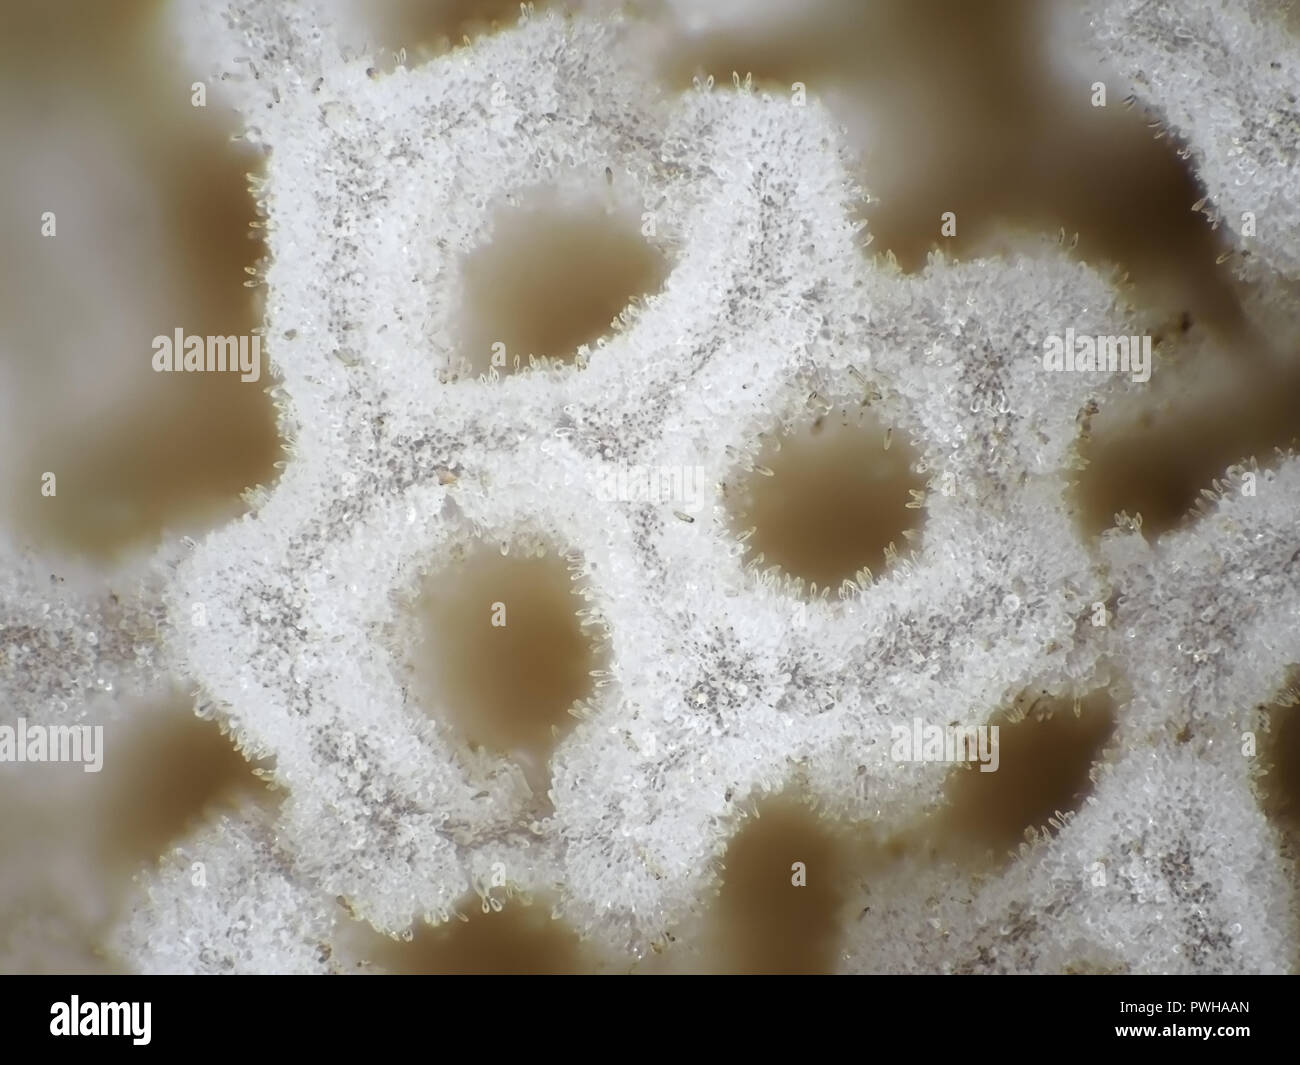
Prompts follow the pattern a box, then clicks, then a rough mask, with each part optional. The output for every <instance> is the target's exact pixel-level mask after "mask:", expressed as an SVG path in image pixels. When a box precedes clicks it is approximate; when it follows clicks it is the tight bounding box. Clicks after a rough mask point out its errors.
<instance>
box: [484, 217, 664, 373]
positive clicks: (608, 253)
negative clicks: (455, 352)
mask: <svg viewBox="0 0 1300 1065" xmlns="http://www.w3.org/2000/svg"><path fill="white" fill-rule="evenodd" d="M667 274H668V265H667V262H666V261H665V259H664V257H663V256H662V255H661V254H660V253H659V252H658V251H657V250H656V249H655V248H654V247H652V246H651V245H650V244H648V243H646V240H645V238H644V237H642V235H641V222H640V218H639V216H638V215H636V214H634V213H632V212H631V211H630V210H627V209H615V208H613V207H607V206H606V205H605V204H603V203H602V202H601V201H600V200H599V199H597V198H595V197H592V198H591V199H590V200H588V201H583V202H579V203H562V202H560V201H559V200H558V198H556V197H555V196H553V195H550V194H542V193H534V194H533V195H531V196H530V197H529V199H528V201H527V202H525V203H524V204H523V205H522V206H520V207H514V208H511V207H504V208H499V209H498V210H497V212H496V215H495V219H494V225H493V236H492V239H491V241H490V242H489V243H487V244H485V245H483V246H482V247H479V248H477V249H475V250H474V251H473V252H471V253H470V254H469V255H468V256H466V258H465V261H464V263H463V267H462V277H463V281H464V293H465V304H464V307H463V309H462V320H461V343H460V354H461V357H462V358H463V359H464V360H465V361H466V362H467V363H468V364H469V365H470V367H471V368H472V370H473V371H474V372H475V373H486V372H487V371H488V370H489V369H490V368H492V367H494V366H495V367H496V369H497V370H498V371H499V372H501V373H514V372H515V371H516V369H527V367H528V357H529V355H533V356H536V357H538V358H540V357H543V356H545V357H547V358H550V359H556V360H559V361H561V362H569V361H572V359H573V358H574V356H575V355H576V354H577V350H578V348H579V346H580V345H583V344H592V343H594V342H595V341H596V340H597V339H599V338H600V337H603V336H605V335H606V334H608V333H610V332H612V327H611V322H612V321H613V320H614V319H615V318H616V317H617V316H618V314H619V312H620V311H622V310H623V308H624V307H626V306H627V305H628V302H629V301H630V300H631V299H632V298H633V297H634V296H644V295H647V294H650V293H652V292H655V291H657V290H658V289H659V288H660V287H661V286H662V284H663V281H664V278H665V277H667Z"/></svg>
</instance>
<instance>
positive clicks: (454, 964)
mask: <svg viewBox="0 0 1300 1065" xmlns="http://www.w3.org/2000/svg"><path fill="white" fill-rule="evenodd" d="M461 912H462V913H463V915H464V916H465V917H467V918H468V920H466V921H462V920H460V919H459V918H453V919H452V920H451V921H449V922H448V923H447V924H444V925H439V926H438V927H436V928H434V927H430V926H429V925H427V924H421V925H419V927H418V928H417V929H416V930H415V933H414V938H413V939H412V940H411V941H410V942H409V943H401V942H397V941H395V940H391V939H387V938H385V937H383V936H379V935H377V934H374V933H370V934H368V935H365V936H364V937H363V938H364V940H365V942H366V944H367V948H368V949H365V954H366V955H367V959H368V960H369V961H372V962H373V963H374V964H375V965H377V966H379V967H380V968H382V969H384V970H386V971H387V972H390V973H398V974H406V975H410V974H447V975H457V974H459V975H465V974H491V973H509V974H512V975H542V974H548V973H550V974H559V973H564V974H568V973H580V972H584V971H588V970H589V968H590V962H589V960H588V959H587V958H586V957H585V955H584V952H583V949H582V944H581V942H580V941H579V939H578V937H577V935H576V934H575V933H574V932H573V930H572V929H571V928H569V927H568V926H567V925H566V924H564V922H562V921H558V920H555V919H553V918H552V917H551V911H550V906H549V905H546V904H543V903H541V902H534V903H532V904H531V905H524V904H523V903H521V902H520V901H518V900H507V901H505V902H504V903H503V904H502V908H501V910H500V911H496V910H492V909H489V911H488V912H487V913H484V912H483V910H482V906H481V905H480V902H479V900H478V899H477V898H474V899H470V900H467V901H466V902H465V904H464V906H463V907H462V908H461Z"/></svg>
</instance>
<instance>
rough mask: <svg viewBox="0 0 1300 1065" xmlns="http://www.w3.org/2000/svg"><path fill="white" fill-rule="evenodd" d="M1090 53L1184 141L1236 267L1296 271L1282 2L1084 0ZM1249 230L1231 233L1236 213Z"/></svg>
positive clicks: (1297, 112)
mask: <svg viewBox="0 0 1300 1065" xmlns="http://www.w3.org/2000/svg"><path fill="white" fill-rule="evenodd" d="M1085 10H1086V11H1087V13H1088V15H1089V23H1090V24H1089V33H1090V37H1091V38H1092V40H1093V41H1094V43H1095V45H1096V48H1097V50H1098V52H1099V53H1100V54H1101V55H1103V56H1105V57H1106V58H1107V60H1108V61H1109V63H1110V65H1111V67H1112V68H1113V69H1114V70H1115V71H1116V72H1117V73H1118V74H1119V75H1120V76H1122V77H1124V78H1126V79H1127V80H1128V81H1129V82H1130V84H1131V86H1132V87H1133V89H1134V91H1135V92H1136V93H1137V94H1138V96H1139V98H1140V99H1141V100H1142V102H1143V103H1144V104H1146V105H1149V106H1154V107H1157V108H1159V110H1160V113H1161V114H1162V115H1163V117H1164V119H1165V122H1166V123H1168V124H1169V125H1171V126H1172V127H1173V132H1175V133H1177V134H1179V135H1180V136H1181V137H1183V138H1184V139H1186V140H1187V142H1188V147H1189V149H1190V151H1191V152H1192V159H1193V162H1194V165H1195V167H1196V170H1197V172H1198V174H1199V175H1200V178H1201V180H1202V181H1203V182H1204V183H1205V187H1206V191H1207V192H1208V194H1209V200H1208V201H1207V203H1206V206H1205V210H1206V213H1207V215H1209V216H1210V217H1213V218H1215V219H1216V220H1218V221H1219V222H1221V224H1222V225H1224V226H1226V227H1227V229H1228V230H1229V231H1230V232H1232V233H1233V234H1234V235H1237V240H1236V244H1237V247H1238V249H1239V250H1240V251H1242V252H1245V253H1246V258H1245V260H1244V265H1243V266H1242V267H1241V269H1242V271H1243V273H1244V274H1245V275H1246V276H1253V275H1256V274H1257V273H1258V272H1259V271H1258V269H1257V268H1256V264H1255V263H1253V262H1252V259H1255V258H1257V259H1259V260H1261V262H1262V264H1263V267H1264V268H1265V269H1266V270H1272V271H1274V272H1276V273H1280V274H1282V275H1283V276H1285V277H1288V278H1292V279H1296V278H1300V245H1297V243H1296V239H1295V234H1296V233H1297V232H1298V231H1300V176H1298V175H1300V61H1297V56H1296V40H1297V33H1298V32H1300V25H1297V21H1296V15H1295V5H1294V3H1292V2H1291V0H1232V2H1230V3H1229V2H1224V0H1087V3H1086V4H1085ZM1246 212H1250V213H1251V214H1252V215H1253V216H1254V218H1255V227H1256V234H1255V235H1254V236H1240V234H1241V230H1242V216H1243V214H1244V213H1246Z"/></svg>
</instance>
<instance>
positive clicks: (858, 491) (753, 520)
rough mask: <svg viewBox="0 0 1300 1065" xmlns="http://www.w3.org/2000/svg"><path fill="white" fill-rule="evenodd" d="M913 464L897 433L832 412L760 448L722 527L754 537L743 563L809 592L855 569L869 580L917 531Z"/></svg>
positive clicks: (919, 485)
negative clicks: (793, 580) (779, 574)
mask: <svg viewBox="0 0 1300 1065" xmlns="http://www.w3.org/2000/svg"><path fill="white" fill-rule="evenodd" d="M916 460H917V454H916V452H915V450H914V449H913V448H912V447H911V446H910V445H909V443H908V441H907V440H906V439H905V438H904V437H903V434H902V433H900V432H898V431H892V432H891V431H888V430H886V428H885V427H884V426H882V425H881V424H880V422H879V421H878V420H877V419H876V418H875V417H874V416H873V415H871V414H870V412H867V411H852V412H850V411H836V412H833V413H831V414H828V415H826V416H825V417H822V418H817V419H815V420H812V421H810V422H808V423H806V424H805V425H803V426H801V427H799V428H798V429H795V430H793V431H791V432H788V433H786V434H785V435H783V436H781V437H780V438H779V440H772V441H770V442H769V443H768V444H767V446H766V447H765V448H764V449H763V451H762V452H761V453H760V455H759V458H758V460H757V462H758V468H757V469H756V471H755V472H754V473H751V474H748V475H746V477H745V479H744V480H743V481H742V482H741V483H740V484H739V485H737V486H736V488H735V490H733V491H731V492H729V493H728V495H729V499H730V509H731V515H732V519H731V521H732V527H733V529H734V530H735V531H736V533H737V534H738V535H744V533H745V531H747V530H748V529H751V528H752V529H753V530H754V531H753V534H752V535H751V536H750V538H749V540H748V543H747V548H748V551H749V554H750V556H751V557H757V555H758V554H761V555H762V556H763V565H772V564H775V565H778V566H780V567H781V569H782V570H783V571H784V572H785V573H787V574H789V575H790V576H791V577H797V578H800V579H802V580H803V581H806V582H809V583H813V584H816V585H817V586H818V587H819V588H831V587H836V586H838V585H839V584H840V582H841V581H843V580H845V579H846V578H852V577H853V576H854V575H855V574H856V573H857V572H858V571H859V570H861V569H863V568H864V567H866V568H869V569H870V570H871V571H872V573H873V574H879V573H881V572H882V571H883V570H884V568H885V567H886V565H887V563H888V555H889V554H891V553H892V552H891V545H893V546H894V547H895V548H898V549H900V550H903V549H906V548H907V547H908V546H909V541H910V540H912V539H913V538H914V537H915V536H916V530H919V528H920V525H921V516H920V515H921V512H920V510H919V504H917V502H916V500H917V499H918V498H919V497H920V494H921V493H922V491H923V488H924V482H923V480H922V479H921V477H920V476H919V475H918V474H917V473H916V472H915V471H914V464H915V462H916ZM764 469H766V470H767V471H770V473H771V476H768V475H767V474H766V473H764V472H763V470H764ZM911 492H916V493H917V496H913V495H911V494H910V493H911ZM909 504H911V506H910V507H909ZM909 534H911V535H909Z"/></svg>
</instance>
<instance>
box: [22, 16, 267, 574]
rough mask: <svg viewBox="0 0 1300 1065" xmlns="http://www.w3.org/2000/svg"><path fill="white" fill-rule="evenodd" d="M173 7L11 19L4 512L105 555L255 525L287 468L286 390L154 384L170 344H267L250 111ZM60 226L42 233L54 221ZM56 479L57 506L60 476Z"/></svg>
mask: <svg viewBox="0 0 1300 1065" xmlns="http://www.w3.org/2000/svg"><path fill="white" fill-rule="evenodd" d="M161 14H162V5H160V4H159V3H156V2H149V3H141V2H130V0H128V2H121V3H112V4H82V3H71V2H68V0H9V2H8V3H6V4H5V6H4V11H3V12H0V56H2V57H3V58H2V60H0V84H2V85H3V90H2V91H0V100H2V101H3V102H0V137H2V138H3V139H4V141H5V142H6V144H7V146H8V147H7V148H6V150H5V151H4V152H3V153H0V189H3V191H4V195H3V197H2V198H0V231H2V232H3V237H4V244H5V246H6V248H7V249H8V250H9V251H10V252H11V254H10V255H8V256H6V261H5V264H4V266H3V267H0V270H3V272H4V278H3V280H4V284H3V285H0V293H3V295H0V360H3V372H4V373H5V375H6V377H7V378H8V380H9V381H10V382H11V384H10V386H9V393H10V394H9V395H8V396H7V397H6V399H7V401H8V402H9V403H10V404H11V405H12V406H11V411H10V416H9V418H8V419H7V420H8V422H9V424H8V427H7V428H8V440H7V441H6V444H7V448H8V451H9V456H10V457H9V461H8V462H7V463H6V469H5V471H4V472H5V477H4V484H3V493H4V495H3V500H2V502H3V505H4V511H5V513H4V520H6V521H7V522H8V523H9V524H10V525H11V527H13V528H15V529H16V530H17V533H18V535H19V536H20V537H21V538H22V539H23V540H25V541H27V542H29V543H32V544H33V545H35V546H37V547H39V548H42V549H45V550H49V551H52V552H54V553H56V554H57V553H62V552H71V553H74V554H77V555H83V556H88V557H90V558H92V559H98V560H101V561H112V560H114V559H117V558H120V557H123V556H124V555H126V554H127V553H129V552H130V551H131V550H132V549H134V548H137V547H139V548H144V549H148V548H149V547H151V546H153V544H154V543H156V542H157V541H158V539H159V537H160V536H161V535H162V534H163V532H164V530H171V531H172V532H174V533H180V532H183V531H188V532H192V531H196V530H201V529H203V528H205V527H207V526H210V525H211V524H213V523H215V522H217V521H220V520H223V519H226V518H229V517H232V516H234V515H235V514H238V513H239V512H240V511H241V510H242V509H243V505H242V502H241V500H240V494H241V493H242V492H243V491H244V490H245V489H246V488H249V487H251V486H253V485H256V484H270V483H271V482H272V481H273V479H274V477H275V471H274V469H273V467H272V464H273V463H274V462H275V461H276V460H277V459H278V458H279V457H280V444H279V438H278V435H277V432H276V426H275V414H274V408H273V407H272V404H271V401H270V399H269V397H268V396H267V395H266V394H265V389H266V388H267V387H268V386H269V385H270V384H271V383H273V382H272V380H271V378H270V375H269V373H268V369H267V365H266V363H267V359H266V349H265V347H264V348H263V353H262V354H263V359H262V378H261V380H260V381H257V382H241V381H240V380H239V375H238V374H231V373H156V372H155V371H154V370H153V367H152V364H151V359H152V357H153V350H154V349H153V347H152V340H153V338H154V337H155V336H157V335H167V336H171V335H172V333H173V331H174V330H175V329H176V328H178V327H180V328H182V329H184V331H185V333H186V334H187V335H199V336H207V335H219V336H231V335H240V334H243V335H248V334H249V333H250V332H251V330H253V329H254V328H256V327H258V326H259V325H260V316H261V312H260V306H259V303H260V300H259V299H258V297H257V296H256V294H255V292H254V290H252V289H249V288H246V287H245V286H244V282H245V281H246V280H247V279H248V275H247V274H245V272H244V267H246V266H249V265H251V264H253V263H254V262H256V261H257V259H258V258H259V257H261V255H262V254H263V247H262V245H261V243H260V242H259V241H251V240H250V239H249V236H250V234H254V233H255V232H256V231H255V230H252V229H250V228H249V223H250V222H251V221H253V220H254V219H255V218H256V213H255V208H254V205H253V200H252V197H251V196H250V194H249V192H248V187H247V186H248V180H247V178H246V176H245V175H246V174H247V173H248V172H250V171H256V170H258V169H259V168H260V166H261V160H260V158H259V157H258V156H257V155H256V154H254V153H252V152H250V151H248V150H246V149H244V148H243V147H241V146H240V145H238V144H235V143H232V142H231V139H230V138H231V136H232V135H233V134H234V133H236V132H237V126H236V123H235V120H234V116H233V115H232V114H230V113H229V111H228V109H223V107H222V106H221V102H220V99H219V97H218V94H217V92H216V91H215V90H213V89H212V88H211V87H210V86H209V89H208V100H207V107H206V108H201V107H193V106H191V88H190V86H191V83H192V82H194V81H199V80H202V79H201V77H200V76H199V74H198V73H196V72H193V71H187V70H185V69H183V67H182V65H181V63H180V61H179V59H178V56H177V50H176V49H175V48H173V47H172V46H171V44H170V43H169V42H168V40H167V38H166V35H165V33H164V27H163V21H162V18H161ZM47 211H49V212H53V213H54V215H55V224H56V227H57V229H56V234H55V235H54V236H42V234H41V227H42V215H43V213H44V212H47ZM46 472H51V473H53V474H54V475H55V477H56V481H55V495H53V496H47V495H43V494H42V475H43V474H44V473H46Z"/></svg>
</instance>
